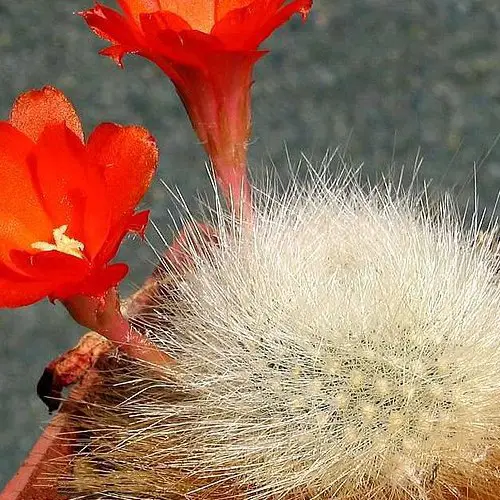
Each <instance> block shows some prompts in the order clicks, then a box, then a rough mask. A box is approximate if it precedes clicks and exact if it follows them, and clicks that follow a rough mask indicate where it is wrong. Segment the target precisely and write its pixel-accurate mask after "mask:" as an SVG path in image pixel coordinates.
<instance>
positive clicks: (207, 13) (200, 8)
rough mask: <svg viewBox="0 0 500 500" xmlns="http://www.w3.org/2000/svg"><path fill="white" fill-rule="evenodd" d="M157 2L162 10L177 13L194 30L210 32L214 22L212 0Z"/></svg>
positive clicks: (162, 0) (168, 0) (165, 0)
mask: <svg viewBox="0 0 500 500" xmlns="http://www.w3.org/2000/svg"><path fill="white" fill-rule="evenodd" d="M159 3H160V6H161V9H162V10H163V11H168V12H172V13H173V14H176V15H178V16H179V17H181V18H182V19H184V20H185V21H186V22H187V23H188V24H189V25H190V26H191V27H192V28H193V29H195V30H199V31H203V32H205V33H210V30H211V29H212V26H213V25H214V23H215V7H214V2H213V0H212V1H207V0H189V1H186V0H159Z"/></svg>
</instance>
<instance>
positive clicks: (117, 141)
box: [88, 123, 158, 226]
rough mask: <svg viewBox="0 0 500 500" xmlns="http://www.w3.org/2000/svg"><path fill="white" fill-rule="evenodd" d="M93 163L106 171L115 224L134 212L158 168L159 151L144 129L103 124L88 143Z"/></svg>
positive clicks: (105, 179) (108, 194) (112, 216)
mask: <svg viewBox="0 0 500 500" xmlns="http://www.w3.org/2000/svg"><path fill="white" fill-rule="evenodd" d="M88 153H89V162H90V163H91V165H94V166H99V167H100V168H102V171H103V176H104V182H105V185H106V193H107V197H108V203H109V206H110V210H111V225H112V226H113V225H114V224H115V223H116V222H117V221H119V220H121V219H122V218H123V217H124V216H126V215H127V214H130V213H131V212H133V210H134V208H135V207H136V205H137V204H138V203H139V201H140V200H141V199H142V197H143V196H144V194H145V192H146V191H147V189H148V188H149V185H150V183H151V179H152V178H153V175H154V173H155V171H156V167H157V165H158V148H157V146H156V141H155V140H154V138H153V137H152V136H151V134H150V133H149V132H148V131H147V130H146V129H145V128H143V127H139V126H133V125H131V126H120V125H116V124H114V123H103V124H101V125H99V126H98V127H96V129H95V130H94V131H93V132H92V134H91V136H90V138H89V142H88Z"/></svg>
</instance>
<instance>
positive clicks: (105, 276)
mask: <svg viewBox="0 0 500 500" xmlns="http://www.w3.org/2000/svg"><path fill="white" fill-rule="evenodd" d="M127 273H128V266H127V265H126V264H123V263H120V264H112V265H111V266H108V267H105V268H104V269H100V270H98V271H96V272H95V274H93V275H91V276H90V277H89V278H88V279H87V280H85V282H84V283H82V284H81V286H80V287H79V288H78V293H79V294H84V295H92V296H98V295H102V294H103V293H104V292H106V291H108V290H109V289H110V288H113V287H114V286H116V285H117V284H118V283H119V282H120V281H121V280H122V279H123V278H124V277H125V276H126V275H127Z"/></svg>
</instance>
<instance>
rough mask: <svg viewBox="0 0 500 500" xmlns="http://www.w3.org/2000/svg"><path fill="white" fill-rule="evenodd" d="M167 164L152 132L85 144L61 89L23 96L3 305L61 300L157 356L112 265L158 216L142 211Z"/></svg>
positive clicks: (9, 159) (4, 176)
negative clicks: (132, 322) (122, 301)
mask: <svg viewBox="0 0 500 500" xmlns="http://www.w3.org/2000/svg"><path fill="white" fill-rule="evenodd" d="M157 163H158V150H157V147H156V144H155V141H154V139H153V138H152V137H151V135H150V134H149V133H148V131H147V130H146V129H144V128H142V127H137V126H120V125H116V124H113V123H103V124H101V125H99V126H98V127H97V128H96V129H95V130H94V131H93V132H92V134H91V135H90V137H89V139H88V141H87V142H85V141H84V136H83V132H82V127H81V124H80V120H79V119H78V116H77V115H76V112H75V110H74V109H73V106H72V105H71V103H70V102H69V101H68V100H67V99H66V97H64V95H63V94H62V93H61V92H59V91H58V90H57V89H55V88H52V87H45V88H43V89H42V90H33V91H30V92H27V93H25V94H22V95H21V96H20V97H19V98H18V99H17V101H16V102H15V103H14V106H13V108H12V112H11V115H10V119H9V121H2V122H0V307H20V306H25V305H28V304H32V303H34V302H37V301H38V300H40V299H42V298H44V297H48V298H49V299H50V300H52V301H54V300H60V301H62V302H63V304H64V305H65V306H66V307H67V308H68V310H69V312H70V314H71V315H72V316H73V317H74V318H75V319H76V320H77V321H79V322H80V323H81V324H83V325H85V326H87V327H89V328H91V329H93V330H95V331H98V332H99V333H102V334H103V335H105V336H106V337H107V338H109V339H110V340H113V341H114V342H115V343H117V344H120V345H121V346H122V348H123V349H124V350H125V351H127V352H128V353H129V354H133V355H137V356H139V357H146V358H147V357H148V356H146V355H144V352H145V350H147V349H150V347H146V344H145V341H144V339H143V338H142V337H141V336H140V335H139V334H138V333H137V332H133V331H132V330H130V328H129V326H128V323H127V322H126V321H125V320H124V319H123V317H122V316H121V314H120V311H119V302H118V298H117V294H116V285H117V284H118V283H119V282H120V281H121V280H122V278H123V277H124V276H125V275H126V274H127V271H128V267H127V266H126V265H125V264H123V263H118V264H111V263H110V261H111V260H112V259H113V258H114V257H115V255H116V252H117V251H118V247H119V245H120V243H121V241H122V240H123V238H124V237H125V235H126V234H127V233H128V232H129V231H134V232H138V233H140V234H142V232H143V230H144V228H145V225H146V223H147V220H148V212H147V211H143V212H139V213H135V207H136V205H137V204H138V203H139V201H140V200H141V198H142V197H143V195H144V193H145V192H146V190H147V189H148V187H149V184H150V182H151V179H152V177H153V174H154V172H155V170H156V166H157ZM134 346H135V347H134ZM143 351H144V352H143Z"/></svg>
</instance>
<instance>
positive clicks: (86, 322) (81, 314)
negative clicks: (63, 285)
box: [63, 288, 173, 365]
mask: <svg viewBox="0 0 500 500" xmlns="http://www.w3.org/2000/svg"><path fill="white" fill-rule="evenodd" d="M63 303H64V305H65V307H66V309H67V310H68V311H69V313H70V314H71V316H72V317H73V319H74V320H75V321H76V322H77V323H80V325H83V326H85V327H87V328H90V329H91V330H93V331H95V332H97V333H99V334H101V335H102V336H103V337H106V338H107V339H108V340H110V341H111V342H113V344H115V345H116V346H117V347H118V348H119V349H120V350H121V351H122V352H124V353H125V354H128V355H129V356H131V357H133V358H137V359H142V360H143V361H147V362H149V363H153V364H157V365H164V364H166V363H170V362H172V361H173V360H172V358H170V357H169V356H168V355H167V354H165V353H163V352H161V351H160V350H159V349H158V348H157V347H156V346H155V345H153V344H152V343H151V342H149V340H148V339H147V338H146V337H144V335H141V334H140V333H139V332H137V331H136V330H135V329H134V328H133V327H132V326H131V325H130V324H129V323H128V322H127V320H126V319H125V318H124V317H123V315H122V313H121V311H120V300H119V298H118V293H117V291H116V288H112V289H110V290H108V291H107V292H106V294H104V295H103V296H99V297H93V296H88V295H77V296H74V297H71V299H68V300H66V301H64V302H63Z"/></svg>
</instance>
